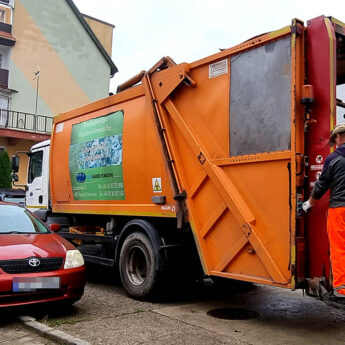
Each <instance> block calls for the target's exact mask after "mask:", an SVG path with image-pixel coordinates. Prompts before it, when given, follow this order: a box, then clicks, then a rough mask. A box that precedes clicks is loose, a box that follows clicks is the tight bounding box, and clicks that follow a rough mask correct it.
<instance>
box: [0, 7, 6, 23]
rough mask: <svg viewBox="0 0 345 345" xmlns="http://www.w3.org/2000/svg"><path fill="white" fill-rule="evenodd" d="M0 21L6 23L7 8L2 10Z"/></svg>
mask: <svg viewBox="0 0 345 345" xmlns="http://www.w3.org/2000/svg"><path fill="white" fill-rule="evenodd" d="M0 22H1V23H6V12H5V10H0Z"/></svg>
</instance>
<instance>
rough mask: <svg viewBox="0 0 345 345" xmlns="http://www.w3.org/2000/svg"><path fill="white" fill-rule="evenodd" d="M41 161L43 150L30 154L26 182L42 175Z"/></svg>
mask: <svg viewBox="0 0 345 345" xmlns="http://www.w3.org/2000/svg"><path fill="white" fill-rule="evenodd" d="M42 161H43V151H37V152H33V153H32V154H31V155H30V163H29V174H28V183H32V181H33V180H34V179H35V178H36V177H40V176H42Z"/></svg>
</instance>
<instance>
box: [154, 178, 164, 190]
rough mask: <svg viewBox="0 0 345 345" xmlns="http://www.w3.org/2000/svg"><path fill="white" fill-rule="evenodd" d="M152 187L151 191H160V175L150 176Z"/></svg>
mask: <svg viewBox="0 0 345 345" xmlns="http://www.w3.org/2000/svg"><path fill="white" fill-rule="evenodd" d="M152 189H153V193H161V192H162V179H161V178H160V177H153V178H152Z"/></svg>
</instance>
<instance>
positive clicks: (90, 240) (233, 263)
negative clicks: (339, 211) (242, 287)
mask: <svg viewBox="0 0 345 345" xmlns="http://www.w3.org/2000/svg"><path fill="white" fill-rule="evenodd" d="M344 84H345V24H344V23H342V22H340V21H338V20H336V19H335V18H332V17H324V16H321V17H318V18H315V19H312V20H310V21H308V22H307V23H306V24H304V23H303V22H302V21H300V20H297V19H295V20H293V21H292V23H291V25H290V26H287V27H284V28H282V29H281V30H278V31H274V32H270V33H266V34H263V35H260V36H256V37H254V38H252V39H249V40H248V41H246V42H243V43H241V44H239V45H237V46H234V47H232V48H230V49H226V50H222V51H220V52H218V53H216V54H214V55H211V56H209V57H206V58H204V59H201V60H198V61H196V62H193V63H181V64H175V63H174V61H173V60H172V59H170V58H168V57H167V58H163V59H161V60H160V61H159V62H158V63H157V64H156V65H154V66H153V67H152V68H151V69H150V70H148V71H143V72H142V73H140V74H138V75H137V76H135V77H133V78H132V79H131V80H129V81H128V82H126V83H124V84H123V85H120V86H119V88H118V92H117V93H116V94H115V95H113V96H110V97H108V98H105V99H102V100H99V101H97V102H94V103H91V104H88V105H85V106H82V107H80V108H78V109H74V110H71V111H68V112H66V113H63V114H59V115H57V116H55V118H54V127H53V131H52V136H51V141H50V142H43V143H39V144H37V145H35V146H33V147H32V149H31V152H30V153H29V155H30V163H29V171H28V184H27V195H26V203H27V207H29V208H31V209H34V210H36V213H37V214H39V215H40V216H41V217H42V218H43V219H44V220H46V221H47V222H48V223H60V224H61V226H62V230H61V231H60V233H61V235H62V236H64V237H65V238H68V239H69V240H71V241H74V243H77V244H78V245H79V248H80V250H81V251H82V253H83V255H84V257H85V260H86V262H92V263H98V264H103V265H107V266H114V267H118V269H119V273H120V276H121V280H122V283H123V286H124V288H125V290H126V292H127V293H128V294H129V295H131V296H133V297H136V298H144V297H148V296H149V295H152V294H154V293H155V292H157V290H159V287H160V284H161V283H162V281H163V280H164V279H165V278H166V277H167V276H169V277H170V278H171V277H173V278H175V279H179V278H178V277H179V273H182V271H183V270H185V271H187V272H188V273H189V275H192V274H193V273H195V272H197V270H198V265H199V266H200V267H201V270H202V273H203V275H205V276H209V277H212V278H217V277H223V278H229V279H235V280H241V281H247V282H254V283H260V284H267V285H272V286H278V287H282V288H288V289H292V290H295V289H307V291H308V292H309V293H311V294H314V295H316V296H320V297H321V298H322V296H323V295H324V293H325V292H327V291H331V290H332V277H331V267H330V259H329V245H328V240H327V233H326V210H327V196H326V197H324V198H323V199H322V201H321V202H319V203H318V205H317V206H315V207H314V208H313V210H312V211H311V212H310V213H309V214H308V215H305V214H303V212H302V209H301V204H302V202H303V200H307V198H308V196H309V194H310V192H311V189H312V186H313V184H314V183H315V181H316V180H317V178H318V176H319V175H320V173H321V170H322V166H323V162H324V159H325V157H326V156H327V155H328V154H329V153H330V152H331V151H332V148H331V147H330V146H329V145H328V140H329V134H330V129H332V128H333V127H334V125H335V124H336V122H344V118H343V115H344V112H345V111H344V110H345V103H344V102H345V90H344ZM14 163H18V158H15V159H14ZM15 170H16V164H14V171H15ZM192 263H195V264H196V265H192ZM170 270H171V271H170ZM172 272H173V273H172Z"/></svg>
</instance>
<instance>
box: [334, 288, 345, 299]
mask: <svg viewBox="0 0 345 345" xmlns="http://www.w3.org/2000/svg"><path fill="white" fill-rule="evenodd" d="M333 295H334V296H335V297H336V298H342V299H345V295H343V294H342V293H339V292H338V291H336V290H333Z"/></svg>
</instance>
